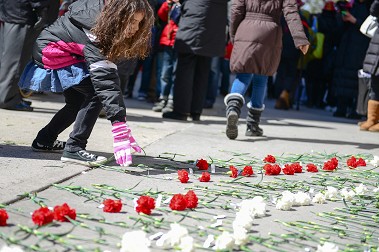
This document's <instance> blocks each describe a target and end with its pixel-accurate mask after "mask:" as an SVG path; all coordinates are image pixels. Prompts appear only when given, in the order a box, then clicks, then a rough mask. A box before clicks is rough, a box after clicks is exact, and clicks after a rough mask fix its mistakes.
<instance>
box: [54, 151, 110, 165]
mask: <svg viewBox="0 0 379 252" xmlns="http://www.w3.org/2000/svg"><path fill="white" fill-rule="evenodd" d="M61 161H63V162H68V163H75V164H82V165H85V166H89V167H94V166H99V165H102V164H104V163H106V162H107V158H106V157H102V156H97V155H95V154H91V153H89V152H87V151H85V150H80V151H77V152H68V151H64V152H63V155H62V157H61Z"/></svg>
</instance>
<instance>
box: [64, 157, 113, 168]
mask: <svg viewBox="0 0 379 252" xmlns="http://www.w3.org/2000/svg"><path fill="white" fill-rule="evenodd" d="M103 158H104V159H103ZM103 158H102V159H101V160H98V161H94V162H90V161H82V160H78V159H74V158H67V157H61V161H62V162H63V163H71V164H81V165H84V166H88V167H97V166H100V165H103V164H105V163H106V162H107V161H108V159H107V158H105V157H103Z"/></svg>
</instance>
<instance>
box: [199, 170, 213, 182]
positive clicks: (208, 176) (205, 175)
mask: <svg viewBox="0 0 379 252" xmlns="http://www.w3.org/2000/svg"><path fill="white" fill-rule="evenodd" d="M199 180H200V182H209V181H210V180H211V174H209V172H202V173H201V177H200V178H199Z"/></svg>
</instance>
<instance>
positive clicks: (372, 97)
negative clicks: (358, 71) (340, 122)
mask: <svg viewBox="0 0 379 252" xmlns="http://www.w3.org/2000/svg"><path fill="white" fill-rule="evenodd" d="M370 14H371V15H373V16H374V17H376V18H379V0H375V1H374V2H373V3H372V5H371V8H370ZM378 48H379V29H377V30H376V32H375V34H374V37H373V38H372V39H371V42H370V45H369V47H368V49H367V53H366V57H365V60H364V61H363V71H365V72H367V73H370V74H371V90H370V94H369V101H368V107H367V120H366V121H365V122H361V123H360V125H359V128H360V130H364V131H367V130H368V131H371V132H379V69H378V64H379V63H378V62H379V51H378Z"/></svg>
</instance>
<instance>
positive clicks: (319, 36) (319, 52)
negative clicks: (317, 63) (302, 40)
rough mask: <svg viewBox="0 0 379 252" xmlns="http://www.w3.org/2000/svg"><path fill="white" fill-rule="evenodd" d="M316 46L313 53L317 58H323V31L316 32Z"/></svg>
mask: <svg viewBox="0 0 379 252" xmlns="http://www.w3.org/2000/svg"><path fill="white" fill-rule="evenodd" d="M315 40H316V48H315V49H314V50H313V52H312V55H313V57H314V58H315V59H322V56H323V53H324V41H325V35H324V34H323V33H321V32H316V34H315Z"/></svg>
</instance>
